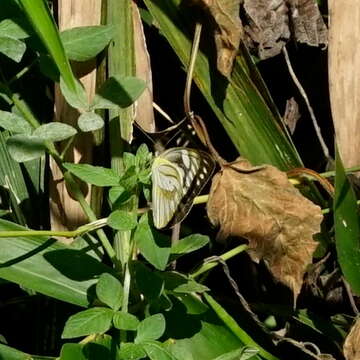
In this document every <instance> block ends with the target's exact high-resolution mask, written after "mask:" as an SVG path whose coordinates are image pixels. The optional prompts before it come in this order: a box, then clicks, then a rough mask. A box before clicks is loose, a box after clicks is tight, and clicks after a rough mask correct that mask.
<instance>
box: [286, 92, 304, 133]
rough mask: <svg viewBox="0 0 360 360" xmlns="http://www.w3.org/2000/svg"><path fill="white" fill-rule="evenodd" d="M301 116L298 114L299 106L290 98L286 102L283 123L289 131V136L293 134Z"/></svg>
mask: <svg viewBox="0 0 360 360" xmlns="http://www.w3.org/2000/svg"><path fill="white" fill-rule="evenodd" d="M300 117H301V115H300V112H299V105H298V103H297V102H296V101H295V99H294V98H293V97H292V98H290V99H289V100H286V107H285V114H284V123H285V124H286V125H287V127H288V128H289V130H290V134H291V135H293V134H294V132H295V128H296V124H297V122H298V120H299V119H300Z"/></svg>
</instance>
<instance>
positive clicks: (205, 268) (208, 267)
mask: <svg viewBox="0 0 360 360" xmlns="http://www.w3.org/2000/svg"><path fill="white" fill-rule="evenodd" d="M247 249H248V246H247V245H245V244H242V245H239V246H237V247H235V248H233V249H231V250H230V251H228V252H226V253H225V254H222V255H220V256H219V257H220V258H221V259H222V260H224V261H226V260H229V259H231V258H232V257H234V256H236V255H238V254H240V253H242V252H243V251H245V250H247ZM218 265H219V262H218V261H212V262H208V263H204V264H203V265H201V267H200V268H199V269H198V270H196V271H195V272H193V273H192V274H190V277H192V278H196V277H198V276H199V275H201V274H203V273H204V272H206V271H209V270H211V269H213V268H214V267H216V266H218Z"/></svg>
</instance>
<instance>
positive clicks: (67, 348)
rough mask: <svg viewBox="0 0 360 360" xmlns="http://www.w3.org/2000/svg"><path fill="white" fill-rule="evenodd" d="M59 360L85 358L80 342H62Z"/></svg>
mask: <svg viewBox="0 0 360 360" xmlns="http://www.w3.org/2000/svg"><path fill="white" fill-rule="evenodd" d="M59 360H87V357H86V356H85V355H84V353H83V345H81V344H64V345H63V346H62V348H61V352H60V359H59Z"/></svg>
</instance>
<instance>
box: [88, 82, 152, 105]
mask: <svg viewBox="0 0 360 360" xmlns="http://www.w3.org/2000/svg"><path fill="white" fill-rule="evenodd" d="M145 88H146V83H145V82H144V81H143V80H141V79H138V78H136V77H131V76H127V77H120V76H113V77H111V78H109V79H108V80H106V82H105V83H104V84H103V85H102V87H101V88H100V89H99V92H98V93H97V94H96V95H95V98H94V102H93V104H92V105H91V107H92V108H94V109H116V108H117V107H121V108H127V107H128V106H130V105H131V104H133V103H134V102H135V100H136V99H137V98H138V97H139V96H140V95H141V94H142V92H143V91H144V90H145Z"/></svg>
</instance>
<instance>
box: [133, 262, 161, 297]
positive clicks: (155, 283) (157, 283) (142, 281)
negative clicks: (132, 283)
mask: <svg viewBox="0 0 360 360" xmlns="http://www.w3.org/2000/svg"><path fill="white" fill-rule="evenodd" d="M132 266H133V269H134V271H135V279H136V285H137V289H138V291H140V293H141V294H143V295H144V296H145V297H146V298H147V299H149V300H150V301H152V300H155V301H157V300H158V298H159V296H160V295H161V294H162V292H163V290H164V280H163V279H162V278H161V277H160V276H159V275H158V274H157V272H156V271H153V270H151V269H149V268H148V267H147V266H145V265H144V264H143V263H142V262H140V261H137V262H134V263H133V264H132Z"/></svg>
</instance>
